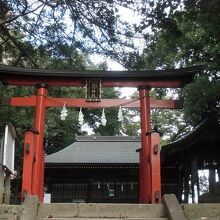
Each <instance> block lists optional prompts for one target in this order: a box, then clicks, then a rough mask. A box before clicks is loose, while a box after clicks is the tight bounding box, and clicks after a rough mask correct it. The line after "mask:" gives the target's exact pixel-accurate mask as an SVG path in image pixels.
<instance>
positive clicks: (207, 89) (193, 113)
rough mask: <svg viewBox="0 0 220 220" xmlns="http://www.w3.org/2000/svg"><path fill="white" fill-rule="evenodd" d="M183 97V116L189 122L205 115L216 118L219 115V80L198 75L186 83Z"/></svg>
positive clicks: (194, 122)
mask: <svg viewBox="0 0 220 220" xmlns="http://www.w3.org/2000/svg"><path fill="white" fill-rule="evenodd" d="M183 96H184V97H185V99H186V101H185V117H186V119H187V120H189V121H190V122H191V124H197V123H198V122H200V121H201V120H202V119H204V118H205V117H207V116H209V117H213V118H218V119H219V116H220V108H219V100H220V81H219V80H210V79H209V78H208V77H205V76H204V77H199V78H198V79H196V80H194V82H192V83H191V84H189V85H187V86H186V88H185V90H184V93H183Z"/></svg>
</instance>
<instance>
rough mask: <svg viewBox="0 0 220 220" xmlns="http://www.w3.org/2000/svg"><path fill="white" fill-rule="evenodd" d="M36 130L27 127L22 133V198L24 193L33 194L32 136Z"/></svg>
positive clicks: (33, 152) (33, 161)
mask: <svg viewBox="0 0 220 220" xmlns="http://www.w3.org/2000/svg"><path fill="white" fill-rule="evenodd" d="M36 134H38V132H37V131H36V130H34V129H30V128H29V129H28V130H26V131H25V133H24V159H23V172H22V193H21V199H22V200H23V199H24V197H25V196H26V195H33V190H32V187H33V170H34V165H35V145H34V144H35V142H34V138H35V135H36Z"/></svg>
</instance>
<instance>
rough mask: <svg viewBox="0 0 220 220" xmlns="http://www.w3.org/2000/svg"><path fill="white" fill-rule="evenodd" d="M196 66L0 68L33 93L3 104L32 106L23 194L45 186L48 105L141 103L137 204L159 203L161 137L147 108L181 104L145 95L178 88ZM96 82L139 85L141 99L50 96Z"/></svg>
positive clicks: (2, 76) (9, 81)
mask: <svg viewBox="0 0 220 220" xmlns="http://www.w3.org/2000/svg"><path fill="white" fill-rule="evenodd" d="M199 71H200V67H189V68H181V69H174V70H155V71H144V70H142V71H59V70H43V69H27V68H17V67H9V66H0V80H1V82H2V83H3V84H5V85H22V86H35V87H36V88H37V92H36V95H35V96H30V97H11V98H2V99H1V104H2V105H11V106H32V107H35V121H34V128H33V129H28V130H27V131H26V132H25V141H24V160H23V176H22V195H23V196H25V195H38V197H39V198H40V201H41V202H42V201H43V188H44V146H43V138H44V126H45V118H46V108H47V107H62V106H63V104H64V102H66V106H71V107H83V108H106V107H112V106H120V105H121V106H123V107H129V108H132V107H133V108H137V107H140V118H141V142H142V146H141V150H140V203H160V199H161V180H160V151H159V142H160V137H159V134H158V133H157V132H154V131H151V126H150V108H180V107H181V106H182V105H181V102H180V101H175V100H156V99H154V98H150V97H149V91H150V88H151V87H154V88H163V87H165V88H178V87H182V86H184V84H186V83H189V82H191V81H192V79H193V77H194V75H195V74H196V73H198V72H199ZM91 79H92V80H94V79H95V80H100V82H101V85H102V86H103V87H137V88H138V90H139V101H138V100H136V101H134V102H128V100H123V99H101V101H100V102H87V101H86V100H85V99H76V98H52V97H49V96H48V86H51V87H52V86H85V84H86V80H91Z"/></svg>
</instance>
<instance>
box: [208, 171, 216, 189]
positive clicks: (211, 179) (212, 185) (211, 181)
mask: <svg viewBox="0 0 220 220" xmlns="http://www.w3.org/2000/svg"><path fill="white" fill-rule="evenodd" d="M214 192H215V169H214V168H213V169H212V168H211V169H209V193H214Z"/></svg>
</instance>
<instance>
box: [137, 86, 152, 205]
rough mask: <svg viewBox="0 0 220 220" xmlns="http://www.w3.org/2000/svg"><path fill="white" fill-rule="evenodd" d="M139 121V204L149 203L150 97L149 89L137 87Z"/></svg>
mask: <svg viewBox="0 0 220 220" xmlns="http://www.w3.org/2000/svg"><path fill="white" fill-rule="evenodd" d="M138 90H139V98H140V121H141V145H142V146H141V151H140V163H139V166H140V168H139V169H140V172H139V173H140V185H139V186H140V189H139V193H140V194H139V202H140V203H150V202H151V167H150V136H149V135H147V132H149V131H150V97H149V91H150V88H149V87H146V86H145V87H139V89H138Z"/></svg>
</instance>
